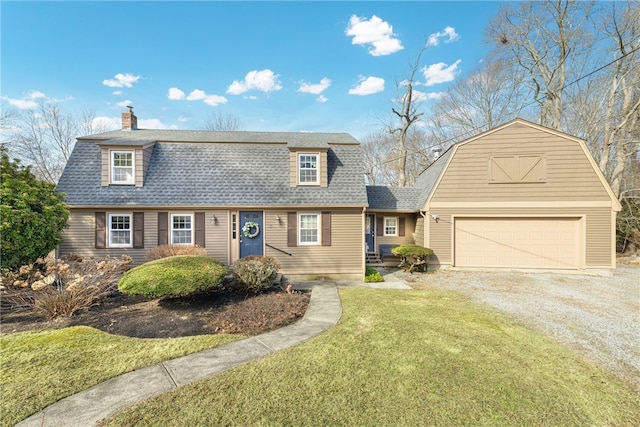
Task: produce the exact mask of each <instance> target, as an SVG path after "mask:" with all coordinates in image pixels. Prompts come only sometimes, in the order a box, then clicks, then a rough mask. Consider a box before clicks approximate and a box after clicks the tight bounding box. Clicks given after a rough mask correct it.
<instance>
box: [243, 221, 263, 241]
mask: <svg viewBox="0 0 640 427" xmlns="http://www.w3.org/2000/svg"><path fill="white" fill-rule="evenodd" d="M251 229H255V231H254V232H253V233H252V232H251ZM258 233H260V228H259V227H258V224H257V223H255V222H253V221H247V222H245V223H244V225H243V226H242V235H243V236H244V237H248V238H249V239H253V238H254V237H256V236H257V235H258Z"/></svg>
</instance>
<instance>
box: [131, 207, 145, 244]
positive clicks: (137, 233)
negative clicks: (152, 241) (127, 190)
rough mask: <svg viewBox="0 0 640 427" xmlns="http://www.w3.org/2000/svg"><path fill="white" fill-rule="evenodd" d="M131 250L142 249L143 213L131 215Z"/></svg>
mask: <svg viewBox="0 0 640 427" xmlns="http://www.w3.org/2000/svg"><path fill="white" fill-rule="evenodd" d="M133 248H134V249H142V248H144V212H134V213H133Z"/></svg>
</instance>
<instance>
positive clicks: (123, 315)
mask: <svg viewBox="0 0 640 427" xmlns="http://www.w3.org/2000/svg"><path fill="white" fill-rule="evenodd" d="M17 292H23V293H29V292H33V291H31V289H29V288H24V289H14V288H9V289H8V290H5V291H2V296H1V299H2V306H3V307H2V310H1V311H0V332H2V333H3V334H8V333H13V332H21V331H29V330H39V329H59V328H65V327H69V326H77V325H84V326H90V327H93V328H96V329H99V330H102V331H104V332H108V333H111V334H117V335H126V336H130V337H139V338H174V337H183V336H192V335H204V334H215V333H233V334H242V335H257V334H261V333H264V332H268V331H271V330H274V329H278V328H281V327H283V326H286V325H288V324H291V323H293V322H295V321H297V320H298V319H300V318H302V316H304V313H305V311H306V309H307V306H308V304H309V297H310V295H309V294H308V293H302V292H299V291H296V292H295V293H293V294H287V293H285V292H283V291H282V290H281V289H279V288H274V289H273V290H271V291H267V292H265V293H262V294H258V295H247V294H244V293H241V292H239V291H237V290H236V289H235V288H234V287H233V286H226V287H223V288H221V289H218V290H215V291H211V292H207V293H203V294H199V295H194V296H190V297H185V298H172V299H149V298H144V297H140V296H129V295H124V294H121V293H119V292H115V293H113V294H112V295H111V296H109V297H108V298H106V299H105V300H104V301H103V302H102V303H101V304H100V305H97V306H94V307H92V308H91V309H90V310H89V311H86V312H82V313H78V314H76V315H74V316H71V317H64V318H58V319H54V320H45V319H42V318H40V317H37V316H35V315H34V314H33V313H32V312H31V311H29V310H26V309H17V308H10V306H9V304H8V303H7V302H8V301H9V300H10V299H11V295H10V294H11V293H13V294H14V296H15V293H17Z"/></svg>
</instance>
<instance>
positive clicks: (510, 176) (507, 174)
mask: <svg viewBox="0 0 640 427" xmlns="http://www.w3.org/2000/svg"><path fill="white" fill-rule="evenodd" d="M546 175H547V164H546V159H545V158H544V157H542V156H539V155H523V156H504V157H491V158H490V159H489V183H491V184H510V183H543V182H545V181H546Z"/></svg>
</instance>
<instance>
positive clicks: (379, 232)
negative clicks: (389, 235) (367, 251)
mask: <svg viewBox="0 0 640 427" xmlns="http://www.w3.org/2000/svg"><path fill="white" fill-rule="evenodd" d="M376 236H384V218H383V217H381V216H376Z"/></svg>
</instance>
